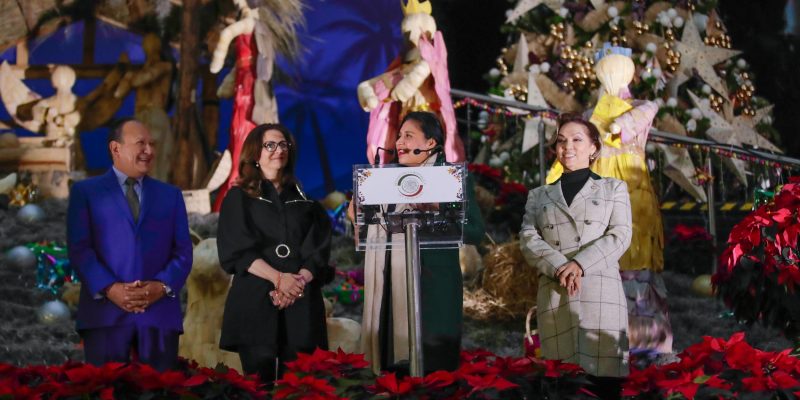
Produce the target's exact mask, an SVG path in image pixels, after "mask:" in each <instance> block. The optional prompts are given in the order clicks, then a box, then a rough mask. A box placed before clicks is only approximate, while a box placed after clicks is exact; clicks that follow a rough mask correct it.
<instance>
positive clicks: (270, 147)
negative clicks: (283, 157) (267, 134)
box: [261, 140, 292, 153]
mask: <svg viewBox="0 0 800 400" xmlns="http://www.w3.org/2000/svg"><path fill="white" fill-rule="evenodd" d="M261 146H263V147H264V148H265V149H267V151H268V152H270V153H274V152H275V150H277V149H278V147H280V148H281V150H283V151H287V150H289V149H290V148H291V147H292V144H291V143H289V142H287V141H285V140H281V141H280V142H272V141H269V142H266V143H264V144H262V145H261Z"/></svg>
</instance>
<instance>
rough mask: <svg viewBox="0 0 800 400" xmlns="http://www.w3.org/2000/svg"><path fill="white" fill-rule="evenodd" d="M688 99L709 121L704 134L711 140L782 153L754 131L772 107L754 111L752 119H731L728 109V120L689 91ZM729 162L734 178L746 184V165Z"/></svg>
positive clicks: (732, 160)
mask: <svg viewBox="0 0 800 400" xmlns="http://www.w3.org/2000/svg"><path fill="white" fill-rule="evenodd" d="M689 97H691V98H692V103H694V106H695V107H697V108H698V109H699V110H700V112H701V113H702V114H703V116H704V117H706V118H708V120H709V121H710V123H711V126H710V127H709V128H708V131H707V132H706V134H707V135H708V136H709V137H710V138H711V139H713V140H715V141H717V142H719V143H723V144H731V145H735V146H741V145H742V144H748V145H750V146H753V147H758V148H761V149H766V150H769V151H774V152H777V153H782V151H781V150H780V149H779V148H778V147H777V146H775V145H774V144H772V142H770V141H769V140H767V139H766V138H765V137H763V136H761V135H760V134H759V133H758V132H756V130H755V126H756V124H758V123H759V122H760V121H761V120H762V119H763V118H764V117H766V116H767V115H768V114H769V113H770V111H771V110H772V106H769V107H764V108H762V109H759V110H758V111H756V115H755V116H754V117H747V116H743V115H740V116H737V117H733V116H732V115H733V112H732V111H731V110H730V109H728V110H727V112H726V113H725V114H727V115H728V118H727V119H726V118H725V117H724V116H723V115H720V114H719V113H717V112H716V111H714V110H713V109H712V108H711V106H710V105H708V103H706V102H703V101H701V99H700V98H699V97H698V96H697V95H695V94H694V93H692V92H691V91H689ZM729 160H730V164H729V165H731V167H733V169H734V172H735V173H736V176H737V177H738V178H739V180H740V181H742V182H743V183H746V182H747V178H746V175H745V167H746V165H747V164H746V163H745V162H744V161H742V160H739V159H734V158H731V159H729Z"/></svg>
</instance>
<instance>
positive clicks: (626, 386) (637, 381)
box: [622, 365, 663, 397]
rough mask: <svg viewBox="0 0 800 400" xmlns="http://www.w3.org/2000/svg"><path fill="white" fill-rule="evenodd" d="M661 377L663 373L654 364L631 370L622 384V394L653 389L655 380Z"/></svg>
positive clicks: (639, 392)
mask: <svg viewBox="0 0 800 400" xmlns="http://www.w3.org/2000/svg"><path fill="white" fill-rule="evenodd" d="M661 379H663V373H661V370H660V369H659V368H657V367H656V366H655V365H650V366H649V367H647V368H645V369H643V370H637V369H633V370H631V373H630V375H628V378H627V379H625V382H623V384H622V396H623V397H627V396H637V395H639V394H641V393H647V392H649V391H651V390H652V389H653V385H654V383H655V382H658V381H659V380H661Z"/></svg>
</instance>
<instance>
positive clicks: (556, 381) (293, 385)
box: [0, 349, 593, 400]
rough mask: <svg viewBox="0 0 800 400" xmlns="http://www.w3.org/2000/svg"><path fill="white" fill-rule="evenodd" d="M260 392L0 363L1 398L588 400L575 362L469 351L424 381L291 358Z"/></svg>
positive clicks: (161, 376)
mask: <svg viewBox="0 0 800 400" xmlns="http://www.w3.org/2000/svg"><path fill="white" fill-rule="evenodd" d="M286 367H287V372H286V373H285V374H284V375H283V377H282V378H281V379H280V380H278V381H277V382H275V386H274V387H273V388H272V389H271V390H269V391H268V390H267V389H266V387H265V386H264V385H262V384H261V383H260V382H259V381H258V379H257V378H256V377H255V376H242V375H240V374H239V373H238V372H236V371H235V370H233V369H228V368H225V367H220V368H218V369H209V368H201V367H198V366H197V364H196V363H194V362H186V361H185V360H183V361H182V365H181V368H179V369H178V370H174V371H166V372H158V371H156V370H154V369H153V368H151V367H150V366H148V365H144V364H139V363H129V364H123V363H109V364H106V365H103V366H101V367H96V366H93V365H89V364H83V363H75V362H68V363H66V364H64V365H60V366H30V367H15V366H12V365H8V364H0V399H41V398H91V399H95V398H99V399H104V400H105V399H144V398H167V399H170V398H174V399H197V398H215V399H216V398H228V399H269V398H274V399H318V400H322V399H407V400H410V399H508V398H541V397H543V396H544V395H546V396H547V397H548V398H551V399H559V398H570V399H580V398H593V396H592V395H591V394H590V393H589V392H588V391H587V390H585V389H584V387H585V386H586V385H587V384H588V381H587V380H586V377H585V374H584V373H583V370H582V369H581V368H580V367H579V366H577V365H574V364H566V363H561V362H559V361H543V360H537V359H533V358H527V357H521V358H514V357H499V356H496V355H494V354H492V353H489V352H486V351H483V350H476V351H465V352H463V353H462V364H461V366H460V367H459V368H458V369H457V370H456V371H453V372H448V371H437V372H434V373H431V374H429V375H427V376H425V377H424V378H414V377H402V378H401V377H398V376H397V375H395V374H394V373H384V374H382V375H381V376H378V377H375V376H374V375H373V374H372V372H371V370H370V369H369V368H368V367H369V364H368V363H367V362H366V361H365V360H364V356H363V355H361V354H348V353H344V352H342V351H341V350H340V351H337V352H332V351H326V350H320V349H317V350H316V351H314V352H313V353H311V354H298V358H297V360H295V361H292V362H289V363H287V364H286Z"/></svg>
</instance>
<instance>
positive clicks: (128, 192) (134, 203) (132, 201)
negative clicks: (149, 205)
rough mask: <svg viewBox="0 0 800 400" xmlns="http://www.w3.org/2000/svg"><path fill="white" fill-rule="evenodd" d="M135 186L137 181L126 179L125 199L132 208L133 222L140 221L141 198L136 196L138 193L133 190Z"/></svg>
mask: <svg viewBox="0 0 800 400" xmlns="http://www.w3.org/2000/svg"><path fill="white" fill-rule="evenodd" d="M134 185H136V179H133V178H128V179H125V186H127V189H125V198H126V199H127V200H128V206H130V207H131V213H132V214H133V222H138V221H139V196H138V195H136V191H135V190H133V187H134Z"/></svg>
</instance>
